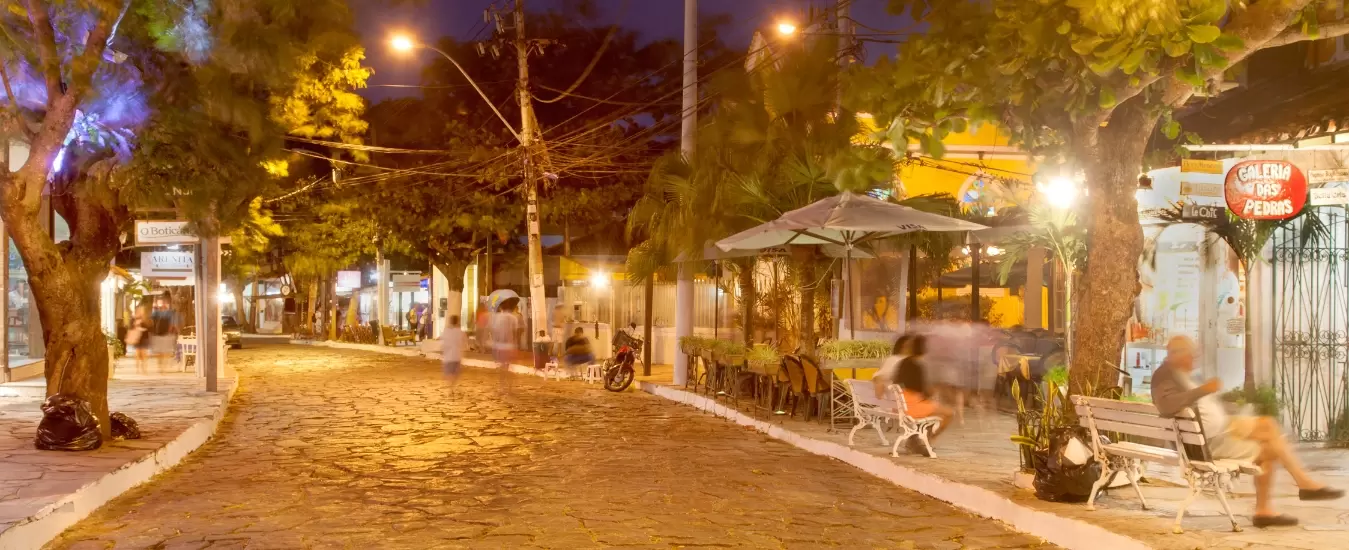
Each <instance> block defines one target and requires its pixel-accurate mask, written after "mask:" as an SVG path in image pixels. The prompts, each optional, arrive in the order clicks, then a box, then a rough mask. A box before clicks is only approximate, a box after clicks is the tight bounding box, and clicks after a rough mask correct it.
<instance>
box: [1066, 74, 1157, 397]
mask: <svg viewBox="0 0 1349 550" xmlns="http://www.w3.org/2000/svg"><path fill="white" fill-rule="evenodd" d="M1156 123H1157V115H1156V114H1154V113H1150V112H1148V110H1147V108H1146V107H1145V106H1144V105H1143V101H1142V98H1141V97H1136V98H1133V99H1131V100H1129V101H1128V102H1126V103H1125V104H1124V105H1121V106H1120V107H1118V108H1117V109H1116V110H1115V113H1114V115H1113V116H1112V117H1111V119H1110V121H1109V126H1107V127H1104V128H1102V127H1091V126H1086V125H1084V127H1083V128H1080V129H1079V130H1078V131H1077V132H1075V135H1074V136H1073V138H1074V141H1073V143H1074V144H1075V153H1076V155H1077V158H1078V159H1079V161H1080V162H1082V165H1083V166H1084V168H1085V171H1086V178H1087V188H1088V189H1089V190H1090V193H1089V194H1088V195H1087V196H1086V197H1085V199H1086V201H1087V204H1086V209H1085V212H1083V215H1081V216H1079V217H1078V219H1079V220H1081V221H1082V222H1085V223H1086V225H1087V232H1088V242H1089V244H1088V246H1087V268H1086V270H1085V272H1084V273H1082V276H1081V280H1080V283H1081V284H1080V288H1079V289H1078V291H1077V292H1076V294H1078V295H1079V296H1080V300H1078V304H1077V307H1078V308H1080V309H1079V310H1078V311H1076V312H1074V313H1075V315H1074V317H1076V318H1078V319H1080V320H1081V321H1082V322H1081V323H1078V324H1076V326H1074V330H1073V334H1072V337H1073V359H1072V372H1071V376H1070V384H1071V389H1072V391H1073V392H1074V393H1077V394H1083V395H1088V394H1100V393H1102V392H1105V391H1106V390H1108V389H1109V388H1113V387H1116V386H1118V379H1119V377H1118V371H1117V370H1116V367H1118V365H1119V362H1120V356H1121V353H1123V352H1122V350H1123V348H1124V342H1125V339H1124V338H1125V327H1126V325H1127V324H1128V322H1129V317H1130V316H1131V314H1132V311H1133V303H1134V300H1135V299H1136V298H1137V296H1138V292H1139V290H1140V286H1139V282H1138V261H1139V257H1140V255H1141V254H1142V253H1143V230H1142V226H1141V225H1140V224H1139V221H1138V201H1137V199H1136V198H1135V197H1134V192H1135V191H1136V190H1137V189H1138V174H1139V173H1140V172H1141V171H1142V167H1143V152H1144V149H1145V148H1146V146H1147V142H1148V137H1149V136H1150V135H1151V134H1152V130H1153V128H1154V127H1155V126H1156ZM1067 276H1069V277H1071V276H1072V274H1068V275H1067ZM1069 307H1072V304H1071V302H1070V304H1069Z"/></svg>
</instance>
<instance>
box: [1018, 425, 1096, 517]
mask: <svg viewBox="0 0 1349 550" xmlns="http://www.w3.org/2000/svg"><path fill="white" fill-rule="evenodd" d="M1090 437H1091V435H1090V434H1089V433H1088V432H1087V431H1086V430H1085V429H1083V428H1065V429H1063V430H1060V431H1058V432H1056V433H1055V434H1054V435H1053V436H1051V437H1050V439H1049V450H1048V451H1036V453H1035V454H1036V457H1035V458H1036V460H1035V483H1034V485H1035V497H1036V498H1038V499H1040V500H1046V501H1049V502H1086V501H1087V499H1088V498H1089V497H1090V496H1091V488H1092V487H1093V486H1094V485H1096V480H1098V479H1100V478H1101V465H1100V463H1098V462H1097V461H1096V459H1095V458H1091V459H1089V460H1088V461H1087V462H1086V463H1085V464H1080V465H1079V464H1073V463H1072V462H1071V461H1069V460H1067V459H1066V458H1064V451H1065V450H1066V449H1067V448H1068V445H1069V443H1070V442H1072V441H1073V440H1074V439H1077V440H1078V441H1080V442H1082V444H1084V445H1090V444H1089V442H1090V441H1091V440H1090Z"/></svg>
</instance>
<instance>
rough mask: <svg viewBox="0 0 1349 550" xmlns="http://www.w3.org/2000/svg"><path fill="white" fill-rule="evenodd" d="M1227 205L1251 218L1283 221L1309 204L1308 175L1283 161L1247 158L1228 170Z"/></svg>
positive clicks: (1238, 214) (1224, 185) (1225, 188)
mask: <svg viewBox="0 0 1349 550" xmlns="http://www.w3.org/2000/svg"><path fill="white" fill-rule="evenodd" d="M1223 195H1224V196H1225V197H1226V198H1227V208H1228V209H1229V210H1231V211H1232V212H1233V213H1234V214H1236V215H1237V216H1238V217H1241V218H1245V219H1248V220H1284V219H1288V218H1291V217H1293V216H1296V215H1297V214H1298V212H1301V211H1302V207H1304V206H1306V204H1307V178H1306V177H1304V176H1303V175H1302V171H1301V170H1298V168H1297V167H1296V166H1293V164H1292V163H1290V162H1288V161H1283V160H1248V161H1245V162H1240V163H1237V164H1236V165H1235V166H1233V167H1232V169H1231V170H1228V171H1227V180H1226V181H1225V182H1224V183H1223Z"/></svg>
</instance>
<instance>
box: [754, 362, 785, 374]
mask: <svg viewBox="0 0 1349 550" xmlns="http://www.w3.org/2000/svg"><path fill="white" fill-rule="evenodd" d="M781 369H782V361H781V360H778V361H773V362H771V363H763V362H758V361H750V363H749V370H751V371H754V372H761V373H763V374H765V375H768V376H777V374H778V371H779V370H781Z"/></svg>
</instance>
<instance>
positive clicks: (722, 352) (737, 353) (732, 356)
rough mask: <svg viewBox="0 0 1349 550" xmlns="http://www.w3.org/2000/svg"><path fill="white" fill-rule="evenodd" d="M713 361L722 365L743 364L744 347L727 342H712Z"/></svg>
mask: <svg viewBox="0 0 1349 550" xmlns="http://www.w3.org/2000/svg"><path fill="white" fill-rule="evenodd" d="M711 347H712V355H713V357H712V358H713V359H714V360H716V361H717V362H719V363H721V364H723V365H739V364H741V363H744V362H745V353H746V352H747V350H746V349H745V345H744V344H741V343H740V342H730V341H727V340H712V342H711Z"/></svg>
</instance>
